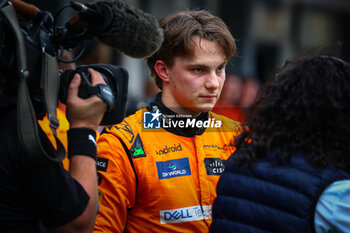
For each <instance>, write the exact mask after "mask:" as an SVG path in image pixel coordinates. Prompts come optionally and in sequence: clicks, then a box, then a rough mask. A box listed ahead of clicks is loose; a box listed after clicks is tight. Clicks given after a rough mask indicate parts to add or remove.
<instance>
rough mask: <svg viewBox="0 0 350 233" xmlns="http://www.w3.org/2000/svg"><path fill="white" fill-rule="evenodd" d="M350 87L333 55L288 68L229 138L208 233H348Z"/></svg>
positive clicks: (349, 76)
mask: <svg viewBox="0 0 350 233" xmlns="http://www.w3.org/2000/svg"><path fill="white" fill-rule="evenodd" d="M349 90H350V65H349V64H348V63H346V62H344V61H343V60H341V59H339V58H337V57H332V56H328V55H317V56H314V55H313V56H309V57H307V58H303V59H300V60H298V61H296V62H287V63H286V65H285V66H284V67H283V68H282V69H281V70H280V71H279V72H278V73H277V74H276V75H275V76H274V78H273V79H272V80H270V82H269V83H267V84H266V85H265V86H264V89H263V91H262V93H261V95H260V96H259V98H258V100H257V102H256V103H255V104H254V106H253V108H252V111H251V112H250V114H249V115H248V116H247V119H246V121H245V123H244V126H243V127H242V128H243V130H242V134H240V135H239V136H238V139H237V140H236V141H235V146H236V151H235V153H234V154H233V155H232V156H231V157H230V158H229V160H228V161H227V163H226V168H225V172H224V173H223V174H222V176H221V177H220V180H219V182H218V185H217V192H218V196H217V198H216V199H215V201H214V204H213V223H212V225H211V229H210V232H240V233H243V232H251V233H252V232H256V233H260V232H261V233H262V232H264V233H267V232H283V233H289V232H290V233H295V232H303V233H308V232H317V233H321V232H350V219H349V214H350V202H349V200H350V199H349V198H350V176H349V171H350V147H349V142H348V141H349V138H350V91H349Z"/></svg>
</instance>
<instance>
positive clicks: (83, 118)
mask: <svg viewBox="0 0 350 233" xmlns="http://www.w3.org/2000/svg"><path fill="white" fill-rule="evenodd" d="M88 71H89V72H90V74H91V83H92V85H93V86H95V85H96V84H99V83H102V84H106V82H105V81H104V80H103V78H102V76H101V74H100V73H99V72H97V71H95V70H93V69H88ZM80 82H81V77H80V75H79V74H75V76H74V78H73V80H72V82H71V83H70V85H69V91H68V96H67V114H66V115H67V119H68V121H69V123H70V128H90V129H94V130H96V129H97V127H98V125H99V124H100V122H101V120H102V118H103V115H104V113H105V111H106V110H107V104H106V103H105V102H104V101H103V100H102V99H100V98H99V97H97V96H96V95H93V96H90V97H89V98H88V99H82V98H80V97H79V96H78V91H79V85H80Z"/></svg>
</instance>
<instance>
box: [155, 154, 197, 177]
mask: <svg viewBox="0 0 350 233" xmlns="http://www.w3.org/2000/svg"><path fill="white" fill-rule="evenodd" d="M156 165H157V171H158V178H159V179H160V180H161V179H170V178H174V177H178V176H189V175H191V168H190V163H189V161H188V158H183V159H174V160H168V161H165V162H156Z"/></svg>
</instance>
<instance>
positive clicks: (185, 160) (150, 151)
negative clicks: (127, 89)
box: [94, 105, 239, 233]
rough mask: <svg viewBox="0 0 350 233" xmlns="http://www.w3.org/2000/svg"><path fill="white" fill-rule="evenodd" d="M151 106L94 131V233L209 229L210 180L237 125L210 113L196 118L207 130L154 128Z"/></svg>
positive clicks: (215, 178)
mask: <svg viewBox="0 0 350 233" xmlns="http://www.w3.org/2000/svg"><path fill="white" fill-rule="evenodd" d="M163 106H164V105H163ZM156 109H157V106H153V109H149V110H148V109H142V110H139V111H137V112H136V113H135V114H134V115H131V116H129V117H127V118H125V119H124V121H123V122H122V123H120V124H117V125H114V126H113V127H111V128H110V129H106V130H105V132H104V133H102V134H101V135H100V138H99V141H98V149H97V150H98V159H97V170H98V175H99V192H100V200H99V211H98V215H97V218H96V223H95V231H94V232H103V233H106V232H113V233H115V232H123V231H124V232H182V233H183V232H191V233H192V232H208V231H209V226H210V223H211V205H212V203H213V201H214V199H215V197H216V190H215V189H216V184H217V181H218V179H219V175H220V174H221V173H222V172H223V170H224V162H225V160H227V159H228V157H229V156H230V155H231V154H232V153H233V151H234V147H233V146H232V143H233V138H234V135H235V134H237V133H238V131H239V125H238V123H237V122H234V121H232V120H230V119H228V118H226V117H224V116H221V115H216V114H214V113H212V112H209V113H202V114H201V115H200V117H199V118H201V119H204V120H205V119H206V120H208V121H209V123H208V122H207V126H208V125H209V128H206V126H204V127H203V125H196V127H194V128H191V127H186V126H191V125H192V126H193V125H194V124H195V120H192V121H189V122H184V123H180V121H181V120H179V121H175V120H174V121H172V120H170V121H169V120H168V121H167V122H165V123H164V122H163V125H162V127H161V128H158V127H159V124H158V123H161V122H159V121H157V117H158V115H159V112H157V111H156ZM157 110H158V109H157ZM160 110H161V113H162V114H164V107H163V109H160ZM150 111H151V112H150ZM167 111H170V110H169V109H167ZM157 113H158V115H157ZM174 114H175V113H174ZM150 117H151V118H154V119H153V121H152V119H151V118H150ZM159 119H163V118H162V117H160V118H158V120H159ZM182 120H183V119H182ZM196 120H198V119H196ZM218 122H221V127H219V125H216V123H218ZM152 124H153V125H152ZM186 124H188V125H186ZM181 125H182V126H183V128H182V127H180V126H181ZM171 126H175V127H171ZM197 126H199V127H197ZM211 126H213V127H211ZM149 128H152V129H149ZM154 128H156V129H154ZM189 128H190V129H189Z"/></svg>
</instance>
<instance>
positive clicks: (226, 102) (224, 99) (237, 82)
mask: <svg viewBox="0 0 350 233" xmlns="http://www.w3.org/2000/svg"><path fill="white" fill-rule="evenodd" d="M242 88H243V81H242V78H241V77H240V76H238V75H234V74H231V75H227V76H226V80H225V83H224V86H223V88H222V91H221V95H220V98H219V100H218V102H217V103H216V105H215V107H214V108H213V112H215V113H217V114H221V115H224V116H227V117H228V118H230V119H232V120H235V121H238V122H242V121H243V120H244V112H243V110H242V108H241V106H240V99H241V95H242Z"/></svg>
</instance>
